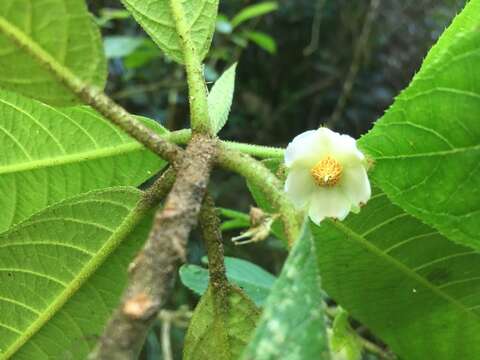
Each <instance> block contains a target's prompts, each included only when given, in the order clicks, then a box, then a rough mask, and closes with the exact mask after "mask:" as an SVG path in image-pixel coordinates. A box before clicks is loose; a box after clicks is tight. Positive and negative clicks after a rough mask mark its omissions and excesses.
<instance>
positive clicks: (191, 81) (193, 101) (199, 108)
mask: <svg viewBox="0 0 480 360" xmlns="http://www.w3.org/2000/svg"><path fill="white" fill-rule="evenodd" d="M170 9H171V10H172V14H173V18H174V19H175V26H176V28H177V33H178V36H179V38H180V41H181V43H182V49H183V60H184V62H185V69H186V71H187V81H188V91H189V96H188V99H189V102H190V118H191V122H192V129H193V131H194V132H200V133H205V134H212V128H211V125H210V116H209V114H208V97H207V96H208V95H207V85H206V84H205V78H204V76H203V67H202V63H201V59H200V58H199V56H198V54H197V49H196V47H195V44H194V42H193V40H192V37H191V33H190V27H189V26H188V23H187V20H186V17H185V10H184V9H183V5H182V3H181V1H180V0H170Z"/></svg>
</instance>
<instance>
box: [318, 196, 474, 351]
mask: <svg viewBox="0 0 480 360" xmlns="http://www.w3.org/2000/svg"><path fill="white" fill-rule="evenodd" d="M313 234H314V237H315V243H316V250H317V257H318V262H319V267H320V272H321V274H322V281H323V287H324V289H325V291H326V292H327V293H328V294H329V295H330V296H331V297H332V298H333V299H334V300H335V301H336V302H338V303H339V304H340V305H341V306H342V307H343V308H345V309H346V310H347V311H348V312H349V313H350V314H351V315H352V317H353V318H355V319H358V320H359V321H360V322H361V323H363V324H365V325H366V326H368V328H369V329H370V330H371V331H372V332H373V333H374V334H375V335H376V336H378V337H380V338H382V339H383V340H384V341H385V342H386V343H387V344H388V345H389V346H390V348H391V349H392V350H393V351H395V353H396V354H397V355H398V356H399V357H401V358H402V359H409V360H424V359H435V360H451V359H478V358H479V354H480V308H479V304H480V267H479V266H478V264H479V263H480V254H479V253H478V252H475V251H472V250H471V249H470V248H467V247H464V246H461V245H458V244H455V243H453V242H451V241H449V240H448V239H447V238H445V237H444V236H442V235H441V234H439V233H438V231H435V230H434V229H433V228H431V227H429V226H427V225H425V224H424V223H422V222H421V221H419V220H418V219H416V218H414V217H413V216H410V215H408V214H407V213H405V212H404V211H403V210H402V209H401V208H399V207H397V206H395V205H393V204H392V203H391V202H390V201H389V200H388V198H387V196H385V194H383V193H376V194H375V195H374V196H373V197H372V198H371V199H370V201H369V202H368V204H367V205H366V206H365V207H364V208H362V211H361V212H360V213H359V214H351V215H349V217H348V218H347V219H346V220H345V221H343V222H339V221H331V220H328V221H325V222H322V224H321V225H320V226H314V227H313Z"/></svg>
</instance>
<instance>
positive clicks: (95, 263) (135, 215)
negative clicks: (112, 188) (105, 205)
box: [0, 189, 144, 360]
mask: <svg viewBox="0 0 480 360" xmlns="http://www.w3.org/2000/svg"><path fill="white" fill-rule="evenodd" d="M132 191H133V189H132ZM135 191H137V192H139V193H140V191H139V190H135ZM143 215H144V211H142V209H139V208H138V205H137V206H135V207H132V210H131V212H130V213H129V214H128V215H127V216H126V217H125V218H124V220H123V221H122V222H121V223H120V225H119V226H118V228H117V230H116V231H115V232H114V233H113V234H112V235H111V236H110V237H109V239H108V240H107V241H106V242H105V244H104V245H103V246H102V247H101V248H100V249H99V250H98V252H97V254H96V256H93V257H92V258H91V259H90V260H89V261H88V262H87V263H86V264H85V266H84V267H83V269H82V270H81V271H80V272H79V273H78V274H77V276H76V277H75V278H74V279H73V280H72V281H71V282H70V284H69V285H68V286H67V287H66V288H65V289H64V290H63V291H62V292H61V293H60V294H59V296H58V297H57V298H56V299H55V300H54V301H53V302H52V303H51V304H50V306H48V307H47V308H46V309H45V310H44V311H43V312H42V314H41V315H40V316H39V317H38V318H37V319H36V320H35V321H34V322H32V324H31V325H30V326H29V327H28V328H27V329H26V330H25V331H24V332H23V334H22V335H21V336H20V337H18V338H17V340H16V341H15V342H13V343H12V344H11V345H10V346H9V347H8V348H7V349H6V350H5V352H4V353H3V354H0V360H7V359H9V358H10V357H11V356H13V355H14V354H15V353H16V352H17V351H18V350H19V349H20V348H21V347H22V346H23V345H25V343H27V341H28V340H30V339H31V338H32V337H33V336H34V335H35V334H36V333H37V332H38V331H40V330H41V329H42V327H43V326H44V325H45V324H46V323H47V322H48V321H49V320H50V319H52V318H53V317H54V316H55V315H56V314H57V313H58V311H59V310H60V309H61V308H62V307H63V306H64V305H65V304H66V303H67V302H68V300H70V298H71V297H72V296H74V295H75V294H76V293H77V292H78V291H79V290H80V288H81V287H82V286H83V285H84V284H85V283H86V282H87V281H88V280H89V279H90V277H91V276H92V275H93V274H94V273H95V271H96V270H97V269H98V268H99V267H100V266H101V265H102V264H103V262H104V261H105V260H106V259H107V258H108V256H109V255H110V254H111V253H112V252H113V251H114V250H115V249H116V248H117V247H118V245H120V243H121V242H122V240H123V239H124V237H125V235H127V234H128V233H129V231H130V230H131V228H132V227H133V226H134V225H135V224H136V223H137V222H138V220H139V219H141V218H142V217H143Z"/></svg>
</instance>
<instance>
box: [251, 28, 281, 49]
mask: <svg viewBox="0 0 480 360" xmlns="http://www.w3.org/2000/svg"><path fill="white" fill-rule="evenodd" d="M244 35H245V36H246V37H247V39H248V40H250V41H252V42H254V43H255V44H257V45H258V46H260V47H261V48H262V49H264V50H266V51H268V52H269V53H270V54H275V53H276V52H277V43H276V41H275V39H274V38H272V37H271V36H270V35H268V34H265V33H264V32H260V31H245V32H244Z"/></svg>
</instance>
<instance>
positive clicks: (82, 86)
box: [0, 19, 181, 167]
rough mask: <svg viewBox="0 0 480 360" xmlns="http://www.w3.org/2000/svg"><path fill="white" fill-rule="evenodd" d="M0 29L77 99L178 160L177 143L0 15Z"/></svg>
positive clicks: (154, 148) (141, 140) (137, 137)
mask: <svg viewBox="0 0 480 360" xmlns="http://www.w3.org/2000/svg"><path fill="white" fill-rule="evenodd" d="M0 32H2V33H4V34H5V35H6V36H8V37H9V38H10V39H11V40H12V41H13V42H14V43H15V44H16V45H17V46H18V47H19V48H21V49H23V50H25V51H26V52H28V53H29V54H30V56H31V57H32V58H33V59H35V60H36V61H37V62H38V63H39V64H40V65H41V66H43V67H44V68H45V69H46V70H48V71H49V72H50V73H51V74H52V75H54V76H55V78H57V80H58V81H59V82H61V83H62V84H64V85H65V87H66V88H67V89H69V90H70V91H71V92H72V93H73V94H75V95H76V96H77V97H78V98H79V99H81V100H82V101H84V102H85V103H87V104H89V105H90V106H92V107H93V108H94V109H95V110H97V111H98V112H99V113H101V114H102V115H103V116H105V117H106V118H107V119H108V120H109V121H110V122H112V123H113V124H114V125H116V126H118V127H119V128H121V129H122V130H123V131H125V132H126V133H127V134H129V135H130V136H131V137H133V138H134V139H136V140H137V141H139V142H140V143H142V144H143V145H145V147H147V148H148V149H150V150H152V151H153V152H154V153H156V154H158V155H159V156H160V157H162V158H163V159H165V160H167V161H169V162H170V163H171V164H172V165H173V166H174V167H176V165H177V162H176V160H179V156H178V155H179V152H180V151H181V148H180V147H178V146H177V145H175V144H172V143H170V142H168V141H167V140H165V139H164V138H162V137H161V136H160V135H158V134H157V133H155V132H154V131H152V130H150V129H149V128H147V127H146V126H145V125H143V124H142V123H141V122H140V121H138V120H137V119H136V118H135V117H134V116H133V115H131V114H129V113H128V112H127V111H126V110H125V109H124V108H122V107H121V106H119V105H117V104H116V103H115V102H113V100H111V99H110V98H109V97H108V96H107V95H105V94H104V93H103V91H101V90H99V89H97V88H95V87H91V86H89V85H88V84H86V83H85V82H83V81H82V80H81V79H80V78H78V77H77V76H76V75H75V74H74V73H72V72H71V71H70V69H68V68H67V67H65V66H64V65H63V64H61V63H59V62H58V61H57V60H56V59H55V58H54V57H53V56H52V55H50V54H49V53H48V52H47V51H45V50H44V49H43V48H42V47H40V46H39V45H38V44H37V43H35V42H34V41H32V40H31V39H30V38H29V37H27V36H26V35H25V34H24V33H23V32H22V31H20V30H19V29H17V28H16V27H14V26H12V25H11V24H8V23H6V22H5V21H2V20H1V19H0Z"/></svg>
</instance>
